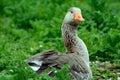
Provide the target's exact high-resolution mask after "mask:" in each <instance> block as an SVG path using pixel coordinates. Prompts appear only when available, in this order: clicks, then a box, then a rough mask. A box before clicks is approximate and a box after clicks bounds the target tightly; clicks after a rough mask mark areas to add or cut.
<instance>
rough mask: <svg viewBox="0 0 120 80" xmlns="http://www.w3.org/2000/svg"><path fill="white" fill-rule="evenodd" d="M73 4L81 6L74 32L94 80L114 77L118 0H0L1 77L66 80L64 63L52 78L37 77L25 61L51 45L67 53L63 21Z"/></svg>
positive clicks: (118, 52)
mask: <svg viewBox="0 0 120 80" xmlns="http://www.w3.org/2000/svg"><path fill="white" fill-rule="evenodd" d="M73 6H76V7H79V8H81V10H82V14H83V17H84V18H85V20H86V21H85V22H84V23H82V24H81V25H79V28H78V35H79V37H80V38H81V39H83V40H84V42H85V43H86V45H87V47H88V50H89V54H90V60H91V68H92V71H93V80H99V79H103V80H107V79H110V78H111V79H112V80H117V78H118V75H116V74H117V73H118V72H120V65H119V64H120V1H119V0H0V80H63V79H64V80H69V76H68V75H67V76H65V74H68V72H67V70H66V67H65V68H63V70H60V71H59V70H58V73H57V74H56V76H55V77H54V78H50V77H49V76H47V75H46V74H45V73H43V74H42V75H41V76H38V75H36V73H35V72H34V71H32V70H31V69H30V68H29V67H28V65H26V64H25V63H24V60H25V59H26V58H28V57H30V56H32V55H34V54H36V53H38V52H41V51H44V50H49V49H54V50H58V51H60V52H65V47H64V44H63V40H62V37H61V24H62V20H63V18H64V16H65V14H66V12H67V10H68V9H69V8H70V7H73ZM96 61H97V62H96ZM106 61H107V62H106ZM101 66H104V67H101ZM111 69H113V70H111ZM53 70H54V69H53ZM61 75H62V76H61Z"/></svg>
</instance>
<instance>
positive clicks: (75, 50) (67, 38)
mask: <svg viewBox="0 0 120 80" xmlns="http://www.w3.org/2000/svg"><path fill="white" fill-rule="evenodd" d="M82 21H84V19H83V17H82V14H81V10H80V9H79V8H77V7H72V8H70V9H69V10H68V12H67V14H66V16H65V18H64V20H63V24H62V37H63V39H64V44H65V47H66V54H61V53H60V52H57V51H54V50H49V51H45V52H41V53H38V54H36V55H34V56H32V57H31V58H29V59H27V60H26V62H27V63H28V64H29V65H30V67H31V68H32V69H33V70H34V71H36V72H37V73H38V74H41V73H42V72H43V71H44V70H45V69H47V68H49V67H55V68H58V69H61V68H62V67H63V65H64V64H69V65H70V68H69V72H70V75H71V77H72V78H71V79H76V80H88V79H90V78H91V77H92V72H91V69H90V66H89V54H88V50H87V47H86V45H85V44H84V42H83V41H82V39H80V38H79V37H78V35H77V27H78V24H79V23H80V22H82Z"/></svg>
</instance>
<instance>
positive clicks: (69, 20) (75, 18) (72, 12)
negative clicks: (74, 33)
mask: <svg viewBox="0 0 120 80" xmlns="http://www.w3.org/2000/svg"><path fill="white" fill-rule="evenodd" d="M83 21H85V20H84V18H83V17H82V13H81V9H79V8H77V7H71V8H70V9H69V10H68V12H67V14H66V16H65V18H64V21H63V22H64V23H65V24H76V25H78V24H79V23H80V22H83Z"/></svg>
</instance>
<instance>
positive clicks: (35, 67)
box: [30, 66, 40, 71]
mask: <svg viewBox="0 0 120 80" xmlns="http://www.w3.org/2000/svg"><path fill="white" fill-rule="evenodd" d="M30 67H31V68H32V69H33V70H34V71H37V70H38V69H39V68H40V66H30Z"/></svg>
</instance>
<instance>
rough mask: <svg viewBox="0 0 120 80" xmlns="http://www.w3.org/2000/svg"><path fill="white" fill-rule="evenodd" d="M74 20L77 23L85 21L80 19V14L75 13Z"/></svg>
mask: <svg viewBox="0 0 120 80" xmlns="http://www.w3.org/2000/svg"><path fill="white" fill-rule="evenodd" d="M74 20H75V21H77V22H83V21H85V20H84V18H83V17H82V14H81V13H80V12H76V13H75V16H74Z"/></svg>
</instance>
